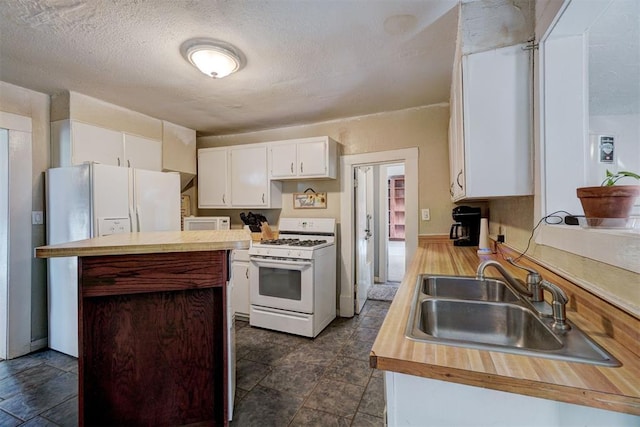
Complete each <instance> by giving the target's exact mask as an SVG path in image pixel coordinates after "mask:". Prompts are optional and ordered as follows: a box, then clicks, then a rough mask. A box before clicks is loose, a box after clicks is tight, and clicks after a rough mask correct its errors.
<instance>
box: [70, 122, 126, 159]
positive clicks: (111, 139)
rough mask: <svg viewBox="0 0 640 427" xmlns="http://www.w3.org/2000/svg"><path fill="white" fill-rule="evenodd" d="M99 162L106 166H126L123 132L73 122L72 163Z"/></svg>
mask: <svg viewBox="0 0 640 427" xmlns="http://www.w3.org/2000/svg"><path fill="white" fill-rule="evenodd" d="M90 161H93V162H98V163H102V164H106V165H113V166H121V165H123V164H124V147H123V145H122V132H118V131H115V130H111V129H105V128H101V127H98V126H93V125H89V124H86V123H82V122H75V121H74V122H71V163H72V164H74V165H79V164H82V163H85V162H90Z"/></svg>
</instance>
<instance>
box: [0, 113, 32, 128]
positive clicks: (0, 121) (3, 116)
mask: <svg viewBox="0 0 640 427" xmlns="http://www.w3.org/2000/svg"><path fill="white" fill-rule="evenodd" d="M0 128H4V129H9V130H17V131H21V132H28V133H31V117H26V116H19V115H17V114H13V113H7V112H5V111H0Z"/></svg>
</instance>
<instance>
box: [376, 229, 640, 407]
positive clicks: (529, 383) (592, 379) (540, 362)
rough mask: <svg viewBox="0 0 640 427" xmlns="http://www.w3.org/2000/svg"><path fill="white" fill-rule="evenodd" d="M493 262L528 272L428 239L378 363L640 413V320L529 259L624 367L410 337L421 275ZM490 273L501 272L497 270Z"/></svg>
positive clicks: (381, 343) (398, 300) (572, 316)
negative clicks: (408, 327)
mask: <svg viewBox="0 0 640 427" xmlns="http://www.w3.org/2000/svg"><path fill="white" fill-rule="evenodd" d="M487 259H495V260H497V261H501V263H502V264H503V266H505V268H506V269H507V270H508V271H509V272H510V273H512V274H513V275H514V276H515V277H519V278H522V279H524V276H526V272H524V271H521V270H519V269H516V268H514V267H512V266H511V265H509V264H508V263H506V262H504V260H502V259H501V257H500V256H499V255H481V256H480V255H478V254H477V253H476V248H463V247H454V246H453V245H452V244H451V243H450V242H444V241H441V242H437V241H434V242H433V243H431V242H423V243H422V244H421V245H420V247H418V250H417V251H416V254H415V257H414V259H413V261H412V263H411V267H410V269H409V270H408V271H407V273H406V275H405V278H404V280H403V281H402V284H401V285H400V288H399V290H398V293H397V295H396V297H395V298H394V300H393V302H392V303H391V306H390V308H389V312H388V314H387V316H386V318H385V321H384V323H383V325H382V327H381V329H380V332H379V334H378V336H377V338H376V341H375V343H374V345H373V348H372V350H371V354H370V363H371V365H372V367H376V368H378V369H381V370H387V371H393V372H399V373H403V374H409V375H415V376H419V377H424V378H431V379H437V380H442V381H449V382H454V383H459V384H465V385H470V386H477V387H483V388H490V389H494V390H501V391H507V392H512V393H518V394H522V395H528V396H535V397H540V398H545V399H551V400H557V401H562V402H567V403H574V404H580V405H585V406H592V407H598V408H602V409H607V410H612V411H618V412H625V413H629V414H636V415H640V380H639V379H640V357H639V355H640V340H639V338H640V332H639V331H640V319H638V318H637V317H635V316H633V315H631V314H629V313H626V312H625V311H623V310H620V309H618V308H617V307H615V306H613V305H611V304H609V303H607V302H606V301H604V300H602V299H600V298H598V297H596V296H595V295H592V294H590V293H588V292H587V291H585V290H583V289H582V288H580V287H578V286H577V285H575V284H573V283H571V282H569V281H568V280H566V279H564V278H563V277H560V276H558V275H557V274H555V273H553V272H551V271H549V270H547V269H545V268H544V267H542V266H540V265H537V264H535V263H533V262H532V261H530V260H526V259H523V260H522V262H521V264H523V265H525V266H527V267H531V268H535V269H536V270H538V271H539V272H540V273H541V275H542V276H543V278H544V279H546V280H548V281H550V282H553V283H556V284H558V285H559V286H561V287H562V288H563V289H564V290H565V292H566V293H567V294H568V296H569V298H570V302H569V304H568V305H567V317H568V319H569V320H570V321H571V322H573V323H574V324H575V325H577V326H578V327H579V328H580V329H582V331H584V332H586V333H587V334H588V335H589V336H590V337H591V338H592V339H593V340H595V341H596V342H598V343H599V344H600V345H601V346H603V347H604V348H605V349H607V350H608V351H609V352H610V353H612V354H613V355H614V356H615V357H616V358H617V359H618V360H619V361H620V362H621V363H622V366H620V367H615V368H611V367H603V366H595V365H589V364H585V363H574V362H566V361H558V360H551V359H544V358H540V357H529V356H523V355H515V354H507V353H502V352H496V351H485V350H477V349H470V348H464V347H453V346H447V345H442V344H440V345H438V344H429V343H424V342H417V341H413V340H410V339H408V338H406V337H405V328H406V325H407V319H408V316H409V311H410V309H411V305H412V304H413V296H414V290H415V287H416V285H417V277H418V275H419V274H422V273H430V274H446V275H462V276H474V275H475V269H476V267H477V266H478V264H479V263H480V262H481V261H484V260H487ZM487 273H488V275H489V276H494V277H499V274H498V273H497V272H496V271H495V270H492V269H490V270H488V271H487Z"/></svg>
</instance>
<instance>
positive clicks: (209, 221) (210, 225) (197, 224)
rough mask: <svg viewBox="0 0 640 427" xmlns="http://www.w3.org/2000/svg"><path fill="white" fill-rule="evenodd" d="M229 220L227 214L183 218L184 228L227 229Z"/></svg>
mask: <svg viewBox="0 0 640 427" xmlns="http://www.w3.org/2000/svg"><path fill="white" fill-rule="evenodd" d="M230 228H231V221H230V220H229V217H228V216H187V217H185V218H184V230H185V231H188V230H229V229H230Z"/></svg>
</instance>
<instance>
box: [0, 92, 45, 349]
mask: <svg viewBox="0 0 640 427" xmlns="http://www.w3.org/2000/svg"><path fill="white" fill-rule="evenodd" d="M0 110H1V111H4V112H7V113H13V114H18V115H21V116H26V117H31V119H32V136H31V137H32V153H33V158H32V171H33V172H32V187H33V192H32V203H31V206H32V210H34V211H44V209H45V200H44V171H45V170H46V169H47V168H48V167H49V162H50V149H49V96H47V95H45V94H43V93H39V92H34V91H31V90H28V89H24V88H21V87H18V86H14V85H11V84H8V83H5V82H0ZM31 231H32V238H31V240H32V244H33V247H34V248H35V247H37V246H42V245H44V244H45V242H46V233H45V226H44V225H33V226H32V230H31ZM46 266H47V264H46V261H45V260H43V259H36V258H33V259H32V261H31V340H32V341H37V340H40V339H43V338H46V337H47V334H48V332H47V270H46Z"/></svg>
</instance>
